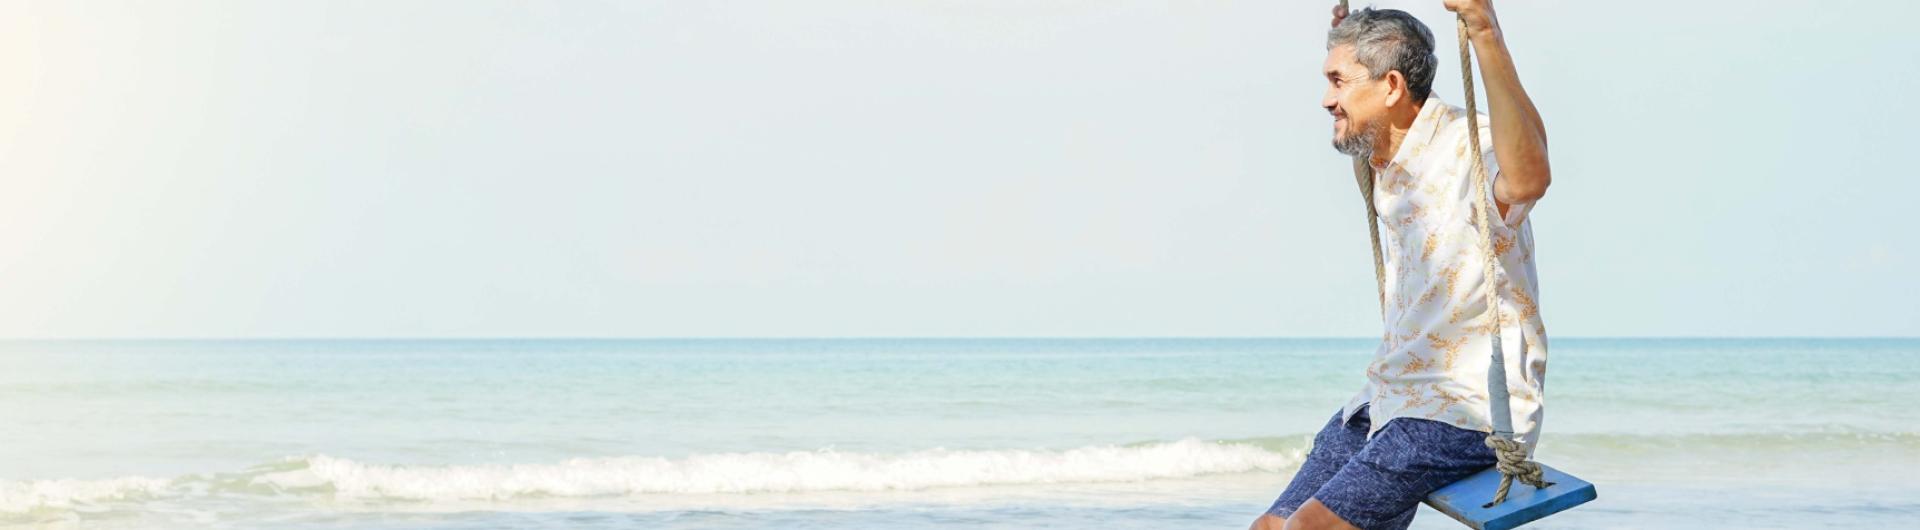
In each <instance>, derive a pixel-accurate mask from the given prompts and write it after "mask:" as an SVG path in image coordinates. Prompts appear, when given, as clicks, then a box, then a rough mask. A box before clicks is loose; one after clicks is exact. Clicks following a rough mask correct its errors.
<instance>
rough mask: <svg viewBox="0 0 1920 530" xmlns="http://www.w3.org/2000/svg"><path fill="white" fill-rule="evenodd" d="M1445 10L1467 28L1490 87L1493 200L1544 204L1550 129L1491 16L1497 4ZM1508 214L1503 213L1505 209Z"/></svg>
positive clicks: (1462, 2) (1450, 4) (1472, 0)
mask: <svg viewBox="0 0 1920 530" xmlns="http://www.w3.org/2000/svg"><path fill="white" fill-rule="evenodd" d="M1444 1H1445V2H1446V6H1447V10H1448V11H1452V12H1455V13H1458V14H1459V15H1460V17H1461V19H1463V20H1465V21H1466V23H1467V35H1468V38H1469V39H1471V40H1472V41H1473V52H1474V56H1475V57H1476V58H1478V59H1479V63H1480V79H1481V82H1482V83H1484V84H1485V85H1486V92H1487V114H1488V117H1489V118H1490V120H1491V121H1492V122H1493V123H1492V126H1493V155H1494V157H1495V158H1497V159H1498V160H1499V161H1500V178H1499V179H1498V180H1495V181H1494V189H1493V196H1494V198H1495V199H1498V200H1499V201H1500V203H1501V205H1502V206H1504V205H1509V204H1522V203H1529V202H1533V201H1537V200H1540V197H1542V196H1545V195H1546V194H1547V185H1548V184H1551V183H1552V182H1553V169H1552V168H1551V167H1550V166H1549V164H1548V163H1547V127H1546V125H1545V124H1543V123H1541V121H1540V110H1539V109H1535V108H1534V107H1533V100H1532V99H1531V98H1528V97H1527V89H1526V88H1525V87H1522V86H1520V74H1519V72H1516V71H1514V68H1513V54H1511V53H1508V51H1507V41H1506V37H1505V36H1504V35H1503V34H1502V33H1501V31H1500V21H1499V19H1498V18H1497V17H1495V16H1494V13H1493V0H1444ZM1502 210H1503V211H1504V210H1505V208H1502Z"/></svg>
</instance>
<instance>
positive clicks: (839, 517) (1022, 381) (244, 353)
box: [0, 338, 1920, 529]
mask: <svg viewBox="0 0 1920 530" xmlns="http://www.w3.org/2000/svg"><path fill="white" fill-rule="evenodd" d="M1373 344H1374V343H1373V341H1370V340H1348V339H1327V340H1314V339H753V340H733V339H671V340H668V339H658V340H261V341H252V340H245V341H226V340H217V341H192V340H178V341H172V340H169V341H7V342H0V526H6V527H31V528H69V527H72V528H262V527H268V528H375V529H387V528H476V529H477V528H687V529H735V528H738V529H745V528H769V527H774V528H895V529H917V528H960V527H983V528H1139V529H1158V528H1169V529H1184V528H1226V529H1240V528H1246V526H1247V525H1248V523H1250V522H1252V520H1253V519H1254V518H1255V517H1256V516H1258V515H1259V514H1260V513H1261V512H1262V511H1263V510H1265V509H1266V507H1267V506H1268V504H1270V503H1271V502H1272V501H1273V499H1274V497H1276V496H1277V495H1279V493H1280V491H1281V489H1282V488H1284V487H1285V485H1286V484H1287V481H1288V479H1289V478H1290V477H1291V476H1292V473H1293V471H1294V470H1295V468H1296V467H1297V466H1298V464H1299V462H1300V460H1301V458H1302V456H1303V454H1304V452H1305V451H1306V450H1307V449H1308V448H1309V445H1310V442H1311V438H1312V434H1313V432H1314V431H1315V430H1316V429H1318V428H1319V427H1320V426H1321V425H1322V424H1323V423H1325V421H1326V420H1327V418H1328V417H1329V416H1331V415H1332V414H1333V413H1334V412H1335V411H1336V410H1338V409H1339V407H1340V405H1341V404H1343V403H1344V402H1345V401H1346V400H1347V398H1348V397H1350V396H1351V395H1352V394H1353V393H1354V392H1356V391H1357V390H1359V388H1360V386H1361V385H1362V383H1363V382H1364V376H1363V375H1362V370H1363V369H1364V366H1365V364H1366V362H1367V360H1368V356H1369V355H1371V353H1372V350H1373ZM1546 389H1547V401H1546V403H1547V409H1546V419H1545V422H1544V423H1543V428H1544V434H1543V435H1542V441H1541V443H1540V447H1539V449H1538V453H1537V457H1538V459H1539V460H1540V461H1542V462H1545V463H1548V464H1550V465H1553V466H1554V467H1556V468H1559V469H1561V470H1564V471H1567V472H1570V473H1573V474H1575V475H1578V476H1580V477H1582V478H1585V479H1587V480H1590V481H1592V482H1594V483H1595V484H1596V485H1597V486H1598V489H1599V499H1598V500H1596V501H1594V502H1591V503H1588V504H1586V505H1584V506H1581V507H1579V508H1575V509H1574V510H1572V511H1569V512H1564V513H1562V514H1559V515H1556V516H1554V517H1552V518H1549V519H1547V520H1544V521H1541V522H1540V523H1537V524H1536V525H1534V526H1532V527H1533V528H1561V529H1601V528H1816V527H1831V526H1861V527H1873V528H1920V478H1916V475H1920V427H1916V425H1920V407H1916V406H1915V405H1914V404H1915V403H1920V340H1916V339H1574V338H1567V339H1556V340H1554V341H1553V343H1552V353H1551V357H1550V361H1549V369H1548V375H1547V378H1546ZM1413 526H1414V528H1422V529H1444V528H1460V527H1461V526H1459V524H1458V523H1455V522H1453V521H1452V520H1450V519H1448V518H1447V517H1446V516H1444V515H1442V514H1440V513H1438V512H1435V511H1432V510H1431V509H1427V508H1422V509H1421V513H1420V515H1419V516H1418V517H1417V518H1416V519H1415V521H1414V525H1413Z"/></svg>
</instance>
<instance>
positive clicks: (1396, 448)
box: [1285, 417, 1496, 530]
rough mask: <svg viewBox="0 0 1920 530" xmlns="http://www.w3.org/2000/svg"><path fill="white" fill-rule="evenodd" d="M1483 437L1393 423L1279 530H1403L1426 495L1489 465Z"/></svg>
mask: <svg viewBox="0 0 1920 530" xmlns="http://www.w3.org/2000/svg"><path fill="white" fill-rule="evenodd" d="M1485 438H1486V433H1482V432H1478V431H1472V430H1467V429H1461V428H1458V427H1454V426H1452V425H1447V424H1445V423H1441V422H1437V421H1431V420H1423V419H1419V418H1404V417H1403V418H1394V419H1393V420H1392V421H1389V422H1387V424H1386V425H1385V426H1384V427H1382V428H1381V429H1380V431H1379V432H1376V433H1374V435H1373V439H1372V440H1370V441H1368V442H1367V444H1366V445H1365V446H1364V447H1363V448H1362V449H1361V450H1360V452H1359V453H1358V454H1355V455H1353V458H1352V459H1351V460H1348V461H1347V464H1346V465H1344V466H1341V468H1340V471H1339V472H1337V473H1335V474H1334V476H1333V478H1331V479H1328V480H1327V482H1326V483H1325V484H1322V485H1321V486H1320V489H1319V490H1318V491H1315V492H1314V493H1313V500H1311V501H1309V502H1308V503H1305V504H1303V505H1302V507H1301V509H1300V510H1298V511H1297V512H1296V513H1294V514H1293V516H1292V517H1289V518H1288V520H1287V525H1286V527H1285V528H1286V529H1287V530H1306V529H1320V528H1362V529H1365V530H1398V529H1405V528H1407V526H1408V525H1410V524H1412V523H1413V514H1414V512H1415V510H1418V509H1419V507H1420V501H1421V500H1422V499H1425V498H1426V497H1427V494H1429V493H1432V492H1433V490H1436V489H1440V487H1441V486H1445V485H1447V484H1450V483H1452V482H1454V481H1456V480H1460V479H1463V478H1466V477H1467V476H1469V475H1472V474H1474V473H1478V472H1480V470H1482V469H1486V468H1487V467H1489V466H1492V465H1493V464H1494V462H1495V460H1496V459H1495V457H1494V454H1493V450H1492V449H1488V448H1487V446H1486V445H1485V443H1484V442H1483V440H1484V439H1485ZM1308 506H1315V507H1317V508H1318V509H1315V510H1311V511H1310V510H1308V509H1307V507H1308ZM1349 525H1350V526H1349Z"/></svg>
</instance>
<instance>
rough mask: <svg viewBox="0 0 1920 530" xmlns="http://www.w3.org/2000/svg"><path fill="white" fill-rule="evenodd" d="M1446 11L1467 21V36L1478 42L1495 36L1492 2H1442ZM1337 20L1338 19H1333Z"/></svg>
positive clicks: (1496, 23)
mask: <svg viewBox="0 0 1920 530" xmlns="http://www.w3.org/2000/svg"><path fill="white" fill-rule="evenodd" d="M1444 1H1445V2H1446V5H1447V10H1448V11H1452V12H1454V13H1456V14H1458V15H1460V19H1461V20H1465V21H1467V34H1468V35H1470V36H1471V37H1472V38H1473V39H1475V40H1479V39H1482V38H1486V37H1492V36H1497V35H1499V33H1500V21H1499V20H1498V19H1496V18H1494V16H1493V0H1444ZM1335 20H1339V19H1335Z"/></svg>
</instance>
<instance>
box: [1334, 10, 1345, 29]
mask: <svg viewBox="0 0 1920 530" xmlns="http://www.w3.org/2000/svg"><path fill="white" fill-rule="evenodd" d="M1346 18H1347V6H1344V5H1334V6H1333V25H1335V26H1339V25H1340V21H1342V20H1346Z"/></svg>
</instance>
